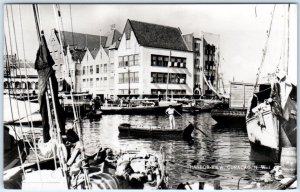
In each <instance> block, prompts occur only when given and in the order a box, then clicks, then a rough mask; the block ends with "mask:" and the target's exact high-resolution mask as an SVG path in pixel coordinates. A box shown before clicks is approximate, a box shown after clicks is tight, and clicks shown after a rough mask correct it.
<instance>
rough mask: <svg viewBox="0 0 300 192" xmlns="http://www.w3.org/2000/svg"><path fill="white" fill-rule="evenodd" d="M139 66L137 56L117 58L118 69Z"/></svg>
mask: <svg viewBox="0 0 300 192" xmlns="http://www.w3.org/2000/svg"><path fill="white" fill-rule="evenodd" d="M139 64H140V63H139V55H138V54H135V55H126V56H120V57H119V67H127V66H136V65H139Z"/></svg>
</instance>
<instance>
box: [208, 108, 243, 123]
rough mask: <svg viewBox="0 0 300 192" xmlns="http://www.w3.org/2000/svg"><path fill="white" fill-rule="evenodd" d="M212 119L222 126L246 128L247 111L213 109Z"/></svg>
mask: <svg viewBox="0 0 300 192" xmlns="http://www.w3.org/2000/svg"><path fill="white" fill-rule="evenodd" d="M211 117H212V118H213V119H214V120H215V121H217V122H218V124H221V125H230V126H233V125H234V126H239V127H245V126H246V124H245V122H246V109H213V110H212V111H211Z"/></svg>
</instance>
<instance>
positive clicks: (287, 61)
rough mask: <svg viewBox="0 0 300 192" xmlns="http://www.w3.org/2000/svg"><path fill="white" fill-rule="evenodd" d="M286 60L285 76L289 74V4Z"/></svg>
mask: <svg viewBox="0 0 300 192" xmlns="http://www.w3.org/2000/svg"><path fill="white" fill-rule="evenodd" d="M287 30H288V32H287V33H288V34H287V59H286V67H285V69H286V75H288V73H289V56H290V4H289V5H288V19H287Z"/></svg>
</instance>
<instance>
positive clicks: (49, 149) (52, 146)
mask: <svg viewBox="0 0 300 192" xmlns="http://www.w3.org/2000/svg"><path fill="white" fill-rule="evenodd" d="M38 148H39V150H40V153H41V155H42V156H43V157H44V158H52V157H53V156H54V153H53V152H54V151H56V150H57V141H56V140H54V139H50V140H49V141H48V142H47V143H44V139H43V138H40V139H39V141H38Z"/></svg>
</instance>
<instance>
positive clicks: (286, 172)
mask: <svg viewBox="0 0 300 192" xmlns="http://www.w3.org/2000/svg"><path fill="white" fill-rule="evenodd" d="M280 164H281V169H282V174H283V176H284V177H293V176H295V175H296V174H297V148H296V147H283V148H282V150H281V157H280Z"/></svg>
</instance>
